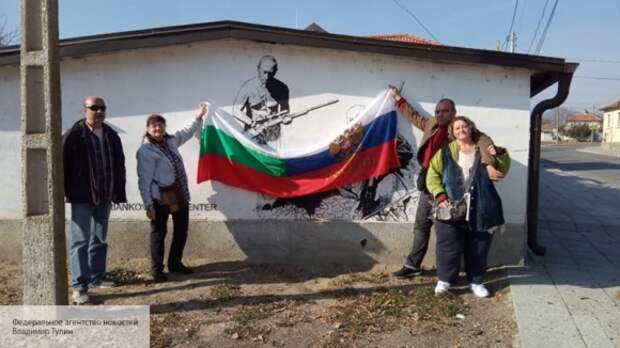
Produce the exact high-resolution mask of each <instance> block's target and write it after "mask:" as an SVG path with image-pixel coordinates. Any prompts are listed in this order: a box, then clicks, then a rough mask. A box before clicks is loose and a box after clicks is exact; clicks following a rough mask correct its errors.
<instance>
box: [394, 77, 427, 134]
mask: <svg viewBox="0 0 620 348" xmlns="http://www.w3.org/2000/svg"><path fill="white" fill-rule="evenodd" d="M388 93H389V94H390V96H391V97H392V98H393V99H394V103H395V105H396V108H397V109H398V111H399V112H400V114H401V115H403V117H404V118H406V119H407V121H409V122H411V124H413V125H414V126H415V127H416V128H418V129H419V130H421V131H424V127H425V126H426V122H427V121H428V118H426V117H424V116H422V115H420V113H419V112H418V110H416V109H415V108H414V107H413V106H411V105H410V104H409V103H408V102H407V100H405V98H403V97H402V96H401V95H400V92H399V90H398V88H396V87H394V86H389V89H388Z"/></svg>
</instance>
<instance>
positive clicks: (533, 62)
mask: <svg viewBox="0 0 620 348" xmlns="http://www.w3.org/2000/svg"><path fill="white" fill-rule="evenodd" d="M222 39H238V40H250V41H256V42H267V43H272V44H288V45H298V46H307V47H317V48H329V49H338V50H349V51H356V52H371V53H379V54H389V55H397V56H405V57H412V58H419V59H424V60H433V61H448V62H460V63H472V64H489V65H498V66H505V67H518V68H525V69H529V70H532V81H531V82H532V84H531V91H530V92H531V93H530V94H531V95H535V94H537V93H539V92H540V91H541V90H543V89H545V88H546V87H548V86H550V85H551V84H553V83H554V82H555V81H557V75H558V74H559V73H563V72H566V70H567V69H569V70H570V66H571V65H572V64H573V63H566V62H565V61H564V59H561V58H552V57H542V56H531V55H525V54H515V53H506V52H500V51H489V50H480V49H471V48H461V47H451V46H434V45H424V44H416V43H405V42H396V41H386V40H379V39H371V38H365V37H358V36H349V35H339V34H331V33H319V32H311V31H305V30H298V29H288V28H281V27H272V26H265V25H258V24H250V23H242V22H235V21H220V22H210V23H200V24H190V25H181V26H173V27H164V28H153V29H147V30H136V31H128V32H121V33H111V34H103V35H93V36H84V37H77V38H70V39H63V40H61V41H60V55H61V57H79V56H84V55H89V54H96V53H105V52H113V51H119V50H126V49H139V48H150V47H161V46H169V45H178V44H187V43H192V42H199V41H212V40H222ZM19 59H20V55H19V46H11V47H6V48H4V49H2V50H0V65H9V64H19ZM574 66H575V68H576V64H574ZM573 71H574V69H573Z"/></svg>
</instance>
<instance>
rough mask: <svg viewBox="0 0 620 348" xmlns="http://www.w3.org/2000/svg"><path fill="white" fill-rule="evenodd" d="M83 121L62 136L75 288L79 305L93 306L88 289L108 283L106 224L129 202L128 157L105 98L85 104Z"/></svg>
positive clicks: (72, 273)
mask: <svg viewBox="0 0 620 348" xmlns="http://www.w3.org/2000/svg"><path fill="white" fill-rule="evenodd" d="M83 113H84V118H82V119H80V120H79V121H77V122H75V123H74V124H73V126H72V127H71V129H69V130H68V131H67V132H66V133H65V134H64V135H63V160H64V179H65V197H66V198H67V202H69V203H71V241H70V250H69V257H70V261H71V286H72V287H73V301H74V302H75V303H76V304H85V303H88V302H90V298H89V296H88V293H87V292H88V288H89V286H94V287H113V286H115V284H114V283H113V282H111V281H109V280H107V279H105V270H106V255H107V247H108V246H107V244H106V235H107V231H108V219H109V217H110V209H111V206H112V202H113V203H121V202H127V197H126V194H125V156H124V154H123V146H122V144H121V140H120V138H119V136H118V134H117V133H116V132H115V131H114V130H113V129H112V128H111V127H110V126H108V125H107V124H106V123H105V122H104V121H105V116H106V105H105V101H104V100H103V98H101V97H88V98H86V99H85V100H84V108H83Z"/></svg>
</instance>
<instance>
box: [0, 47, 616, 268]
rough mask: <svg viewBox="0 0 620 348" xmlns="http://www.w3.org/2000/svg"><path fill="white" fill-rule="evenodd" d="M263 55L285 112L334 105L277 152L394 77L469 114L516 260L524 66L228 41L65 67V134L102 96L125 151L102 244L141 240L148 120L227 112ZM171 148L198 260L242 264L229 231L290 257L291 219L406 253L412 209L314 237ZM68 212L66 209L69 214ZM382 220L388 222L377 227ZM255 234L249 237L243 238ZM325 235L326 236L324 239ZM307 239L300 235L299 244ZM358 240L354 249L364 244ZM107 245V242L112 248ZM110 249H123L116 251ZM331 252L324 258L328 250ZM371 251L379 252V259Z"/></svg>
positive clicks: (10, 205) (16, 136)
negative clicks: (284, 96)
mask: <svg viewBox="0 0 620 348" xmlns="http://www.w3.org/2000/svg"><path fill="white" fill-rule="evenodd" d="M265 54H271V55H273V56H275V57H276V58H277V59H278V62H279V69H278V73H277V76H276V77H277V78H278V79H280V80H282V81H284V82H285V83H286V84H287V85H288V87H289V89H290V92H291V96H290V104H291V109H292V110H291V111H295V110H296V109H303V108H304V107H308V106H312V105H314V104H316V103H319V102H321V101H325V100H328V99H332V98H337V99H339V102H338V103H337V104H335V105H334V106H333V107H330V108H329V110H327V108H326V110H323V111H321V112H318V113H316V114H311V115H307V116H305V117H302V118H299V119H296V120H295V121H294V122H293V123H292V124H291V125H290V126H286V127H290V128H284V129H283V133H286V134H288V135H287V137H285V136H284V135H283V144H284V145H282V146H294V144H297V143H304V142H308V141H312V138H313V134H317V133H318V132H335V131H337V130H338V129H341V128H342V127H343V125H344V124H346V119H347V116H349V115H350V114H351V113H354V112H355V110H358V109H359V108H360V107H363V105H365V104H366V103H368V102H369V101H370V100H371V99H372V98H373V97H374V96H375V95H376V94H377V93H379V92H380V91H381V90H382V89H384V88H386V86H387V85H388V84H394V85H399V84H400V83H401V81H403V80H404V81H405V86H404V92H403V94H404V96H405V97H406V98H407V99H408V100H409V101H410V102H411V103H412V104H413V105H414V106H416V107H417V108H418V109H419V110H421V111H422V113H423V114H425V115H427V116H432V114H433V110H434V105H435V102H436V101H437V100H438V99H440V98H442V97H450V98H452V99H454V100H455V101H456V103H457V109H458V114H462V115H467V116H469V117H471V118H472V119H473V120H474V121H475V122H476V123H477V125H478V127H479V128H480V129H481V130H483V131H484V132H485V133H487V134H488V135H490V136H491V137H492V138H493V139H494V140H495V142H496V143H497V144H499V145H502V146H505V147H507V148H508V149H509V151H510V153H511V156H512V160H513V164H512V169H511V173H510V174H509V176H508V178H507V179H506V180H505V181H504V182H501V183H499V184H498V185H497V187H498V190H499V192H500V195H501V196H502V198H503V202H504V209H505V216H506V220H507V223H508V226H509V228H508V229H507V232H506V233H507V234H508V235H509V237H507V238H505V239H504V242H506V243H508V241H510V242H509V243H508V244H505V245H504V246H503V247H505V248H506V250H509V253H512V254H510V255H511V256H508V257H506V256H505V255H504V257H503V258H502V260H503V261H501V262H503V263H515V262H519V261H520V260H521V259H522V256H523V250H524V249H523V245H524V237H523V231H524V224H525V211H526V191H527V189H526V188H527V155H528V139H529V75H530V72H529V71H528V70H525V69H516V68H501V67H495V66H485V65H465V64H454V63H442V62H428V61H420V60H415V59H411V58H404V57H393V56H388V55H379V54H366V53H354V52H347V51H337V50H329V49H319V48H307V47H296V46H287V45H272V44H267V43H254V42H247V41H237V40H223V41H217V42H207V43H196V44H188V45H178V46H168V47H161V48H152V49H140V50H131V51H121V52H116V53H108V54H97V55H92V56H86V57H81V58H70V59H65V60H63V62H62V64H61V72H62V110H63V129H67V128H69V127H70V126H71V124H73V123H74V122H75V121H77V120H79V119H80V118H82V117H83V116H82V113H81V108H82V101H83V99H84V97H85V96H87V95H100V96H103V97H104V98H105V99H106V102H107V105H108V112H107V121H108V122H109V123H110V124H111V125H112V126H114V127H115V128H116V129H118V130H119V134H120V136H121V140H122V142H123V146H124V148H125V153H126V158H127V163H126V165H127V169H128V176H127V178H128V182H127V194H128V200H129V204H127V205H122V206H116V207H115V209H114V210H113V212H112V216H111V219H112V225H111V231H110V234H111V237H110V238H112V240H115V238H117V239H118V240H122V241H124V242H123V243H122V244H125V243H129V244H128V245H132V244H131V243H132V242H131V238H133V237H131V236H133V235H135V238H137V239H140V238H142V239H143V238H144V235H142V234H140V235H138V234H137V233H138V232H136V227H135V226H138V225H139V226H144V228H143V230H144V229H146V226H147V221H146V218H145V216H144V211H143V210H142V209H141V207H140V203H141V199H140V196H139V193H138V189H137V178H136V174H135V172H136V170H135V168H136V161H135V153H136V150H137V148H138V147H139V145H140V143H141V140H142V134H143V132H144V126H145V125H144V123H145V119H146V117H147V115H148V114H150V113H161V114H163V115H164V116H165V117H166V118H167V119H168V128H169V130H174V129H178V128H179V127H181V126H183V125H184V124H186V123H187V122H188V121H189V120H190V119H191V118H192V114H193V110H194V109H195V107H196V105H197V104H198V103H199V102H201V101H204V100H207V101H209V102H211V103H212V104H214V105H217V106H220V107H222V108H223V109H225V110H231V108H232V103H233V100H234V99H235V96H236V94H237V92H238V90H239V88H240V86H241V85H242V84H243V82H244V81H246V80H247V79H249V78H252V77H254V76H256V74H257V72H256V65H257V62H258V60H259V59H260V57H261V56H263V55H265ZM0 79H1V81H2V84H1V85H0V156H2V157H1V158H3V160H4V166H3V167H4V168H5V170H4V175H2V176H0V190H1V191H2V197H4V203H3V204H2V205H0V220H1V221H0V236H1V237H0V239H2V240H5V241H6V240H10V241H14V240H15V239H16V238H19V233H15V229H14V228H13V227H14V226H15V225H14V224H15V221H16V220H18V219H19V218H20V216H21V211H20V209H21V199H22V197H21V191H20V185H21V181H20V180H21V177H20V166H21V158H20V141H21V140H20V139H21V135H20V120H19V119H20V110H19V98H20V97H19V67H17V66H4V67H0ZM399 132H400V133H401V134H402V135H403V136H404V137H405V138H406V139H407V140H408V141H409V143H410V144H411V146H412V147H413V149H414V151H415V149H416V147H417V144H418V143H419V140H420V137H421V133H420V132H419V131H418V130H416V129H413V128H412V127H411V125H410V124H409V123H407V121H406V120H404V119H403V118H400V119H399ZM335 135H336V133H335ZM619 138H620V137H619ZM181 153H182V155H183V157H184V160H185V165H186V168H188V176H189V181H190V183H191V187H190V190H191V194H192V203H193V210H192V212H191V218H192V220H193V222H192V224H191V225H192V231H191V232H190V233H192V234H193V235H194V237H190V242H191V241H192V239H191V238H195V240H196V241H198V240H199V239H200V240H203V239H204V241H205V243H206V245H208V246H205V248H202V249H199V250H196V255H197V256H201V255H200V254H201V252H202V253H208V254H209V255H246V257H247V256H248V255H249V254H252V253H254V252H248V250H250V249H251V248H252V245H246V246H244V247H242V246H240V243H239V241H237V240H236V239H234V238H228V240H227V239H226V237H225V236H226V235H227V234H228V236H229V237H230V236H233V237H234V236H235V235H237V234H239V235H244V236H245V235H251V236H252V238H249V239H248V240H254V241H255V243H256V245H254V246H256V247H259V248H260V245H261V243H262V242H261V237H264V238H265V240H264V241H263V242H264V243H263V246H264V245H269V248H274V250H280V251H281V252H282V253H281V257H284V258H289V259H290V258H294V256H295V253H291V250H294V249H295V248H294V247H293V246H292V245H291V244H287V245H281V244H279V242H278V241H282V240H287V241H289V242H287V243H294V241H292V239H290V238H291V235H294V234H296V233H301V232H299V231H296V226H297V225H298V224H299V223H300V220H301V222H303V224H304V226H306V227H304V229H302V230H304V231H307V232H308V233H312V228H313V227H312V226H315V227H316V228H318V230H320V231H321V233H323V234H320V237H321V240H317V241H315V242H314V244H315V246H314V247H317V246H318V247H320V246H325V245H327V244H330V243H333V244H334V245H340V246H342V250H347V249H348V247H347V245H349V244H348V242H343V243H340V242H342V240H341V239H340V238H341V237H343V236H347V235H348V236H356V235H357V236H360V237H361V236H364V235H368V238H365V239H366V240H376V241H378V243H379V244H381V245H392V246H393V247H390V248H375V250H377V253H376V255H374V254H373V255H374V256H370V258H371V259H372V260H377V261H381V262H384V263H400V262H401V261H402V258H403V256H404V255H405V254H406V253H407V252H408V248H409V245H410V244H411V240H412V236H411V232H410V231H411V226H412V223H413V216H414V215H413V213H414V211H411V207H407V209H408V210H407V211H406V212H405V214H404V215H402V216H399V217H398V218H394V219H392V220H390V219H389V218H387V219H383V221H380V220H381V219H372V220H368V221H364V220H362V221H359V219H356V218H355V216H351V217H348V218H347V217H344V218H342V216H340V215H339V216H338V219H337V220H342V221H340V222H333V223H336V224H337V225H338V229H340V230H342V234H340V233H341V232H340V231H339V230H333V231H327V230H329V229H327V230H322V229H321V228H323V227H317V226H319V225H321V224H322V225H321V226H326V224H327V225H329V223H330V222H329V221H328V222H325V223H319V222H317V220H322V219H323V217H322V216H312V215H308V214H307V212H304V211H303V210H300V209H298V208H296V207H290V208H287V209H288V210H284V211H281V212H279V213H274V212H271V211H270V212H265V210H264V209H262V207H264V205H265V203H266V202H267V203H268V202H270V201H272V200H271V199H270V198H269V197H264V196H262V195H257V194H254V193H251V192H247V191H243V190H240V189H236V188H232V187H226V186H224V185H222V184H219V183H217V182H214V183H212V182H208V183H203V184H200V185H197V184H195V182H196V171H195V168H196V165H197V158H198V142H197V140H195V139H192V140H190V141H189V142H188V143H187V144H186V145H185V146H183V147H182V148H181ZM414 174H415V173H414ZM416 195H417V194H416V193H414V196H413V197H412V198H413V199H414V201H415V199H417V196H416ZM410 205H413V204H410ZM67 208H68V207H67ZM327 210H329V209H327ZM69 211H70V210H69V209H67V216H68V215H69ZM326 216H328V218H327V220H332V219H330V218H329V215H326ZM386 220H387V221H391V222H385V221H386ZM273 221H277V222H273ZM3 222H4V225H3V224H2V223H3ZM272 223H276V224H277V226H279V227H278V228H277V230H278V232H277V233H275V232H273V231H271V230H270V228H269V226H270V224H272ZM3 226H4V227H3ZM128 226H130V227H128ZM198 226H203V227H204V228H203V227H200V228H199V227H198ZM205 226H209V228H207V227H205ZM403 226H404V227H403ZM209 230H211V231H220V232H218V233H219V234H220V235H221V236H224V237H221V238H216V240H218V241H219V242H221V244H220V243H219V242H218V244H219V245H214V244H209V243H208V241H209V238H210V237H209V235H208V234H209ZM255 231H256V235H254V234H253V233H254V232H255ZM260 231H263V232H264V234H261V232H260ZM267 231H269V232H267ZM360 231H364V233H361V232H360ZM274 233H275V234H274ZM330 233H333V235H331V236H330ZM371 237H372V238H371ZM305 238H307V236H306V237H305ZM347 238H349V237H347ZM386 238H387V239H386ZM350 239H351V238H350ZM352 239H356V242H355V243H354V244H355V245H356V247H359V245H358V242H360V243H361V240H362V239H364V238H352ZM357 239H360V240H359V241H357ZM499 239H500V241H498V242H496V244H499V245H502V243H503V242H502V238H499ZM310 240H312V239H310ZM307 242H308V240H306V242H305V243H307ZM197 243H198V242H197ZM514 243H516V244H517V245H514ZM250 244H251V243H250ZM311 244H312V243H311ZM361 244H362V247H364V245H366V243H361ZM111 245H114V244H113V243H112V242H111ZM117 247H118V248H122V246H121V245H119V246H117ZM314 247H312V248H314ZM134 249H135V248H134ZM147 249H148V245H147V243H144V247H143V248H142V249H141V251H140V252H135V251H130V250H126V251H122V252H121V251H120V249H118V250H117V251H114V250H112V251H111V255H116V253H117V252H118V254H119V255H125V256H127V255H129V256H131V255H136V256H137V255H138V254H139V255H142V254H144V250H147ZM336 249H337V250H340V249H339V248H336ZM336 249H334V250H333V251H334V252H336ZM123 250H124V249H123ZM188 250H193V249H191V248H190V249H188ZM330 250H332V249H330ZM342 250H340V252H342ZM380 250H383V251H382V252H379V251H380ZM1 254H4V252H2V253H0V255H1ZM371 254H372V253H371ZM285 255H288V256H285ZM498 260H499V259H498ZM492 263H493V262H492Z"/></svg>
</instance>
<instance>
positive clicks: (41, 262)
mask: <svg viewBox="0 0 620 348" xmlns="http://www.w3.org/2000/svg"><path fill="white" fill-rule="evenodd" d="M21 32H22V38H21V63H20V64H21V118H22V197H23V215H24V220H23V267H24V292H23V303H24V304H30V305H54V304H67V303H68V295H67V252H66V244H65V203H64V179H63V169H62V168H63V167H62V139H61V127H62V119H61V115H60V66H59V57H58V0H21Z"/></svg>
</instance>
